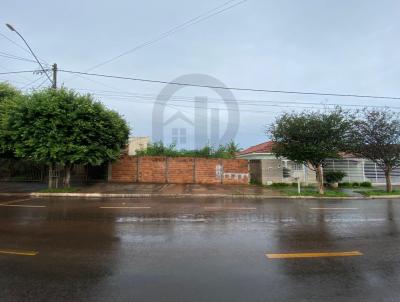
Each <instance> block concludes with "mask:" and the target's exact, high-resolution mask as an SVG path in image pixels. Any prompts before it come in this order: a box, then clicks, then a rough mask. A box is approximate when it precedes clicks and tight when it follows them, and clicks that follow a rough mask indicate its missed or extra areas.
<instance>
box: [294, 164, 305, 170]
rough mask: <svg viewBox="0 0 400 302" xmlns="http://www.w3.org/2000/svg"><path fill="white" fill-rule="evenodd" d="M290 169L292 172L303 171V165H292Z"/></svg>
mask: <svg viewBox="0 0 400 302" xmlns="http://www.w3.org/2000/svg"><path fill="white" fill-rule="evenodd" d="M292 169H293V171H303V164H299V163H293V164H292Z"/></svg>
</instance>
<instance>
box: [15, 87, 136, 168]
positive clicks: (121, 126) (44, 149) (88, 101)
mask: <svg viewBox="0 0 400 302" xmlns="http://www.w3.org/2000/svg"><path fill="white" fill-rule="evenodd" d="M7 129H8V130H9V131H10V133H11V134H12V138H13V148H14V153H15V155H16V156H17V157H21V158H25V159H30V160H32V161H34V162H37V163H46V164H48V165H54V164H59V165H65V166H66V167H68V168H70V167H71V166H72V165H74V164H84V165H85V164H90V165H100V164H102V163H104V162H106V161H110V160H115V159H116V158H118V156H119V155H120V152H121V148H124V147H125V145H126V142H127V139H128V134H129V128H128V126H127V124H126V122H125V120H123V119H122V118H121V117H120V116H119V114H118V113H116V112H114V111H111V110H108V109H106V108H105V107H104V106H103V105H102V104H101V103H99V102H96V101H94V99H93V98H92V97H91V96H90V95H79V94H77V93H75V92H74V91H72V90H67V89H59V90H54V89H45V90H42V91H38V92H33V93H32V94H31V95H29V97H28V98H27V99H25V100H23V101H22V102H21V103H20V104H19V105H18V106H16V107H15V108H14V109H13V110H12V111H11V112H10V113H9V119H8V123H7ZM67 172H68V171H67Z"/></svg>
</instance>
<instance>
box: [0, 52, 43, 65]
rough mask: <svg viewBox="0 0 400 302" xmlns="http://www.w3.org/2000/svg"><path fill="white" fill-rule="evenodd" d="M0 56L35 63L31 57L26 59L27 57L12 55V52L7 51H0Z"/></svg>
mask: <svg viewBox="0 0 400 302" xmlns="http://www.w3.org/2000/svg"><path fill="white" fill-rule="evenodd" d="M0 57H3V58H8V59H13V60H19V61H25V62H32V63H35V64H36V63H37V62H36V61H34V60H31V59H28V58H24V57H18V56H14V55H12V54H8V53H6V52H2V51H0Z"/></svg>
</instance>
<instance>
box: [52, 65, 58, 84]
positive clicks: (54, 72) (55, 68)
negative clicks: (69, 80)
mask: <svg viewBox="0 0 400 302" xmlns="http://www.w3.org/2000/svg"><path fill="white" fill-rule="evenodd" d="M51 70H52V72H53V81H52V85H51V88H53V89H57V63H54V64H53V66H52V68H51Z"/></svg>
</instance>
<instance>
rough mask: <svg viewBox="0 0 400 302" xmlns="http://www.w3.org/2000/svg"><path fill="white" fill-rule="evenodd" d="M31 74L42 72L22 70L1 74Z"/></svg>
mask: <svg viewBox="0 0 400 302" xmlns="http://www.w3.org/2000/svg"><path fill="white" fill-rule="evenodd" d="M30 72H42V71H41V70H20V71H7V72H0V74H19V73H30Z"/></svg>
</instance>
